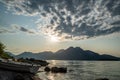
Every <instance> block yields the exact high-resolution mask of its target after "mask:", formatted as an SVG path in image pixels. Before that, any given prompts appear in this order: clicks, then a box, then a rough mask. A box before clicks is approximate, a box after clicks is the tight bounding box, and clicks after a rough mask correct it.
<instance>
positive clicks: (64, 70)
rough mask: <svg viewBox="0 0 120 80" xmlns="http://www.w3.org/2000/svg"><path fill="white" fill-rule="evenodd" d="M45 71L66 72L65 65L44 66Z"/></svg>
mask: <svg viewBox="0 0 120 80" xmlns="http://www.w3.org/2000/svg"><path fill="white" fill-rule="evenodd" d="M44 70H45V71H46V72H49V71H51V72H53V73H66V72H67V68H65V67H51V68H50V67H45V69H44Z"/></svg>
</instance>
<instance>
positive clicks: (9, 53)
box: [5, 52, 15, 57]
mask: <svg viewBox="0 0 120 80" xmlns="http://www.w3.org/2000/svg"><path fill="white" fill-rule="evenodd" d="M5 53H6V54H8V55H10V56H12V57H15V55H14V54H12V53H11V52H5Z"/></svg>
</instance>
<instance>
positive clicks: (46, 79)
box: [37, 60, 120, 80]
mask: <svg viewBox="0 0 120 80" xmlns="http://www.w3.org/2000/svg"><path fill="white" fill-rule="evenodd" d="M48 62H50V65H49V66H58V67H59V66H61V67H67V69H68V72H67V73H65V74H64V73H50V72H49V73H46V72H40V73H38V74H37V75H38V76H39V77H40V78H41V79H42V80H95V79H96V78H109V79H110V80H120V61H64V60H51V61H48Z"/></svg>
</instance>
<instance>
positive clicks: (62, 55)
mask: <svg viewBox="0 0 120 80" xmlns="http://www.w3.org/2000/svg"><path fill="white" fill-rule="evenodd" d="M15 57H16V58H21V57H22V58H35V59H41V60H120V58H119V57H115V56H112V55H108V54H99V53H96V52H93V51H90V50H83V49H82V48H80V47H69V48H67V49H60V50H58V51H56V52H51V51H44V52H39V53H35V54H34V53H32V52H23V53H21V54H19V55H16V56H15Z"/></svg>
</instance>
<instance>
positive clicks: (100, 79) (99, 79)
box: [95, 78, 109, 80]
mask: <svg viewBox="0 0 120 80" xmlns="http://www.w3.org/2000/svg"><path fill="white" fill-rule="evenodd" d="M95 80H109V79H108V78H98V79H95Z"/></svg>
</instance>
